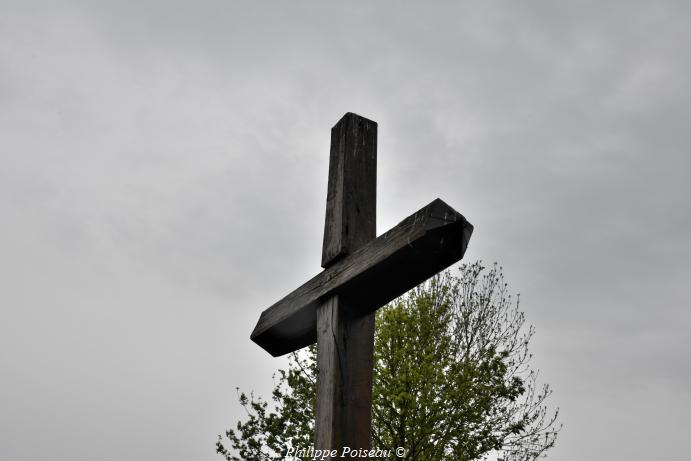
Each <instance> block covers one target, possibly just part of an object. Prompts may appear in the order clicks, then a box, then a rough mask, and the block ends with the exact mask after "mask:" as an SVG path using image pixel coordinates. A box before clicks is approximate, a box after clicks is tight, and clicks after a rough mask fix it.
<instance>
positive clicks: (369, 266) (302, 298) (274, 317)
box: [250, 199, 473, 357]
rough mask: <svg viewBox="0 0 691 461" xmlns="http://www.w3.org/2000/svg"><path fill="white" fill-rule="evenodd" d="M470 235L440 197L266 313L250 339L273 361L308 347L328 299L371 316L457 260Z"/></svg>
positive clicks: (468, 228)
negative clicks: (319, 311)
mask: <svg viewBox="0 0 691 461" xmlns="http://www.w3.org/2000/svg"><path fill="white" fill-rule="evenodd" d="M472 232H473V226H472V224H470V223H469V222H468V221H467V220H466V219H465V218H464V217H463V216H462V215H461V214H460V213H458V212H457V211H455V210H454V209H453V208H451V207H450V206H449V205H447V204H446V203H444V202H443V201H442V200H440V199H436V200H434V201H432V202H431V203H430V204H429V205H427V206H425V207H424V208H422V209H420V210H419V211H417V212H416V213H414V214H412V215H411V216H409V217H407V218H406V219H404V220H403V221H401V222H400V223H399V224H398V225H396V226H395V227H393V228H392V229H391V230H389V231H388V232H386V233H385V234H383V235H381V236H379V237H377V238H376V239H374V240H371V241H370V242H369V243H367V244H365V245H364V246H362V247H360V248H359V249H358V250H356V251H354V252H353V253H352V254H349V255H347V256H345V257H344V258H343V259H341V260H338V261H337V262H335V263H333V265H331V266H329V267H328V268H327V269H325V270H324V271H322V272H321V273H320V274H318V275H316V276H315V277H313V278H312V279H311V280H309V281H308V282H307V283H305V284H304V285H302V286H300V287H299V288H297V289H296V290H294V291H293V292H292V293H290V294H288V295H287V296H286V297H284V298H283V299H281V300H280V301H278V302H277V303H275V304H274V305H272V306H271V307H269V308H268V309H266V310H265V311H264V312H262V314H261V317H260V318H259V321H258V322H257V325H256V326H255V328H254V331H253V332H252V335H251V336H250V337H251V339H252V341H254V342H255V343H257V344H258V345H259V346H261V347H262V348H264V349H265V350H266V351H267V352H269V353H270V354H271V355H273V356H274V357H277V356H280V355H283V354H287V353H289V352H292V351H295V350H297V349H300V348H302V347H305V346H308V345H310V344H312V343H314V342H316V340H317V332H316V319H317V316H316V309H317V307H318V306H319V305H320V302H322V301H323V300H324V299H326V298H328V297H330V296H334V295H339V296H341V297H345V298H347V299H348V301H349V302H348V305H351V306H357V309H358V311H359V313H361V314H367V313H369V312H373V311H375V310H376V309H377V308H379V307H380V306H382V305H384V304H386V303H387V302H389V301H391V300H393V299H394V298H396V297H397V296H400V295H402V294H403V293H405V292H406V291H408V290H409V289H411V288H412V287H414V286H416V285H418V284H419V283H421V282H423V281H424V280H426V279H428V278H429V277H431V276H432V275H434V274H436V273H437V272H439V271H441V270H443V269H445V268H447V267H449V266H450V265H451V264H453V263H455V262H457V261H459V260H460V259H461V258H462V257H463V255H464V253H465V250H466V248H467V246H468V241H469V240H470V236H471V234H472ZM351 301H352V302H351Z"/></svg>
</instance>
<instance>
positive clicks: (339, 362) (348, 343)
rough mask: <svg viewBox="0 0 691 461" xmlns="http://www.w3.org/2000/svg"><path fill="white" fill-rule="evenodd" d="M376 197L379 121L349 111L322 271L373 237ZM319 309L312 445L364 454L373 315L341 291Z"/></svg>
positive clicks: (332, 181)
mask: <svg viewBox="0 0 691 461" xmlns="http://www.w3.org/2000/svg"><path fill="white" fill-rule="evenodd" d="M376 193H377V124H376V123H375V122H373V121H371V120H367V119H366V118H363V117H360V116H359V115H355V114H352V113H347V114H346V115H344V116H343V118H341V120H340V121H339V122H338V123H337V124H336V125H335V126H334V127H333V128H332V130H331V153H330V158H329V185H328V191H327V199H326V221H325V225H324V246H323V250H322V267H324V268H328V267H330V266H332V265H334V264H336V262H337V261H338V260H340V259H342V258H343V257H345V256H347V255H348V254H351V253H352V252H353V251H355V250H356V249H358V248H360V247H362V246H363V245H365V244H366V243H368V242H369V241H371V240H373V239H374V238H375V237H376V235H377V232H376V222H377V214H376V202H377V198H376V197H377V196H376ZM318 304H319V305H318V306H317V307H316V335H317V370H318V375H317V402H316V424H315V442H314V446H315V448H316V449H321V450H333V449H338V450H340V448H341V447H345V446H347V447H353V448H355V447H357V448H359V449H364V450H367V449H369V447H370V429H371V425H372V368H373V367H372V365H373V350H374V313H365V314H364V315H361V314H360V313H359V312H358V311H357V309H356V307H357V306H353V305H351V304H350V302H349V301H348V300H347V299H345V298H344V297H342V296H340V295H338V294H333V295H331V296H324V297H323V298H322V299H321V300H320V301H319V302H318ZM354 314H357V315H354ZM328 459H331V458H328Z"/></svg>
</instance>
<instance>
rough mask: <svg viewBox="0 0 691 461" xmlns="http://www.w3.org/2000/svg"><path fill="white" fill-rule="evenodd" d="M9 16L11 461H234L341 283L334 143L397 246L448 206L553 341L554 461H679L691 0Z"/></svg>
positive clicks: (7, 9) (6, 130)
mask: <svg viewBox="0 0 691 461" xmlns="http://www.w3.org/2000/svg"><path fill="white" fill-rule="evenodd" d="M258 3H259V2H236V1H230V0H226V1H198V2H182V1H173V0H167V1H138V2H116V1H108V2H106V1H89V2H87V1H83V2H80V1H65V2H59V4H58V2H43V3H37V2H33V1H26V0H23V1H16V2H15V1H11V0H10V1H8V0H0V10H1V11H2V13H1V14H0V165H1V166H0V217H1V218H2V225H1V226H0V458H2V459H3V460H7V461H24V460H32V461H36V460H48V459H51V460H60V461H62V460H64V461H86V460H93V459H98V460H104V461H109V460H117V461H122V460H147V461H148V460H166V461H178V460H180V461H182V460H194V461H213V460H219V459H220V457H218V456H217V455H215V454H214V443H215V440H216V436H217V434H219V433H222V432H223V431H224V430H225V429H226V428H227V427H230V426H231V424H233V423H234V422H235V421H236V420H237V419H238V418H239V417H241V416H242V410H241V408H240V407H239V406H238V404H237V402H236V396H235V387H236V386H240V387H241V388H242V389H245V390H251V389H254V390H255V391H257V392H258V393H260V394H263V395H268V392H269V390H270V389H271V387H272V378H271V374H272V371H273V370H275V369H276V368H278V367H280V366H283V365H285V362H284V361H283V360H281V359H274V358H272V357H270V356H269V355H268V354H267V353H266V352H264V351H263V350H261V349H260V348H259V347H258V346H256V345H255V344H254V343H252V342H251V341H250V340H249V334H250V332H251V330H252V328H253V327H254V323H255V322H256V320H257V319H258V316H259V314H260V312H261V311H262V310H263V309H265V308H266V307H268V306H269V305H270V304H272V303H273V302H275V301H276V300H278V299H279V298H281V297H282V296H283V295H285V294H287V293H288V292H289V291H290V290H292V289H293V288H295V287H297V286H298V285H299V284H301V283H303V282H304V281H306V280H307V279H308V278H310V277H311V276H313V275H315V274H316V273H317V272H318V271H319V270H320V267H319V266H320V255H321V243H322V240H321V239H322V231H323V225H324V224H323V220H324V205H325V199H326V180H327V168H328V153H329V152H328V151H329V135H330V128H331V126H332V125H333V124H335V123H336V121H338V119H339V118H340V117H341V116H342V115H343V114H344V113H345V112H349V111H350V112H356V113H358V114H360V115H363V116H365V117H368V118H370V119H372V120H375V121H377V122H378V123H379V140H378V143H379V154H378V155H379V157H378V159H379V161H378V198H377V200H378V202H377V204H378V232H379V233H381V232H383V231H385V230H387V229H388V228H390V227H391V226H393V225H395V224H396V223H397V222H398V221H400V220H401V219H402V218H404V217H405V216H408V215H409V214H411V213H412V212H413V211H415V210H417V209H418V208H420V207H421V206H423V205H425V204H426V203H428V202H430V201H431V200H432V199H434V198H436V197H440V198H442V199H444V200H445V201H446V202H447V203H449V204H450V205H452V206H453V207H454V208H456V209H457V210H458V211H460V212H461V213H463V214H464V215H465V216H466V217H467V218H468V219H469V220H470V221H471V222H472V223H473V224H474V225H475V233H474V234H473V238H472V241H471V243H470V246H469V249H468V252H467V254H466V260H468V261H475V260H478V259H482V260H484V261H486V262H489V263H491V262H492V261H498V262H499V263H500V264H502V265H503V266H504V270H505V275H506V277H507V280H508V282H509V284H510V285H511V287H512V288H513V291H514V292H520V293H521V300H522V308H523V309H524V311H525V312H526V316H527V321H528V322H529V323H531V324H533V325H535V327H536V328H537V334H536V336H535V338H534V340H533V344H532V351H533V352H534V354H535V358H534V362H533V365H534V366H535V367H537V368H539V369H540V370H541V378H542V380H543V381H544V382H548V383H550V384H551V385H552V386H553V388H554V394H553V396H552V405H553V406H559V407H560V408H561V417H562V421H563V423H564V426H565V427H564V429H563V431H562V433H561V435H560V436H559V439H558V441H557V446H556V448H554V449H553V450H552V451H551V452H550V455H549V459H553V460H559V461H583V460H590V461H600V460H602V461H604V460H612V459H627V460H631V461H649V460H652V459H681V457H683V456H685V455H684V453H686V455H688V449H687V448H686V447H685V445H686V443H684V442H685V441H686V440H688V433H689V429H690V424H689V413H690V412H691V384H690V383H691V363H690V362H691V361H690V360H689V357H690V354H691V338H690V335H689V333H688V332H689V330H691V311H689V301H690V295H689V281H690V279H691V277H690V275H691V237H689V228H690V227H691V211H690V207H689V196H691V185H690V184H689V183H691V181H689V173H690V171H691V156H689V153H688V149H689V147H688V146H689V145H691V134H690V132H691V130H689V120H691V113H690V112H691V109H690V108H691V104H690V103H691V101H690V99H691V96H690V95H691V89H690V88H689V83H688V82H689V78H690V74H691V32H689V24H690V23H691V15H690V14H689V13H691V11H689V7H688V6H687V4H685V2H681V1H679V2H671V1H667V2H664V1H656V2H620V4H617V3H616V2H601V1H593V2H574V1H571V2H549V1H542V2H538V1H525V2H509V1H506V2H477V3H459V2H449V3H436V4H435V5H434V6H431V5H427V4H426V5H425V6H423V5H422V2H417V3H416V4H415V5H413V3H412V2H409V3H404V2H390V3H389V2H382V1H377V2H362V3H359V2H340V3H341V5H336V4H335V2H304V1H295V2H275V3H272V4H263V6H259V5H258Z"/></svg>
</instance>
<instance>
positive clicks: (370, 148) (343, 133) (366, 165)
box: [322, 112, 377, 268]
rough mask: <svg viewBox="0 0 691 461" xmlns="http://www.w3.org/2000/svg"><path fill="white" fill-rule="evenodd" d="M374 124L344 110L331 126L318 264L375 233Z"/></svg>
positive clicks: (333, 259)
mask: <svg viewBox="0 0 691 461" xmlns="http://www.w3.org/2000/svg"><path fill="white" fill-rule="evenodd" d="M376 225H377V123H376V122H373V121H372V120H368V119H366V118H364V117H360V116H359V115H356V114H353V113H351V112H348V113H347V114H345V115H344V116H343V118H341V120H339V121H338V123H336V125H334V127H333V128H332V129H331V153H330V155H329V185H328V189H327V193H326V221H325V224H324V246H323V250H322V267H324V268H326V267H328V266H329V265H330V264H331V263H333V262H335V261H336V260H337V259H338V258H340V257H343V256H345V255H347V254H349V253H351V252H352V250H354V249H356V248H359V247H361V246H362V245H364V244H365V243H367V242H369V241H370V240H372V239H373V238H374V237H376V235H377V231H376Z"/></svg>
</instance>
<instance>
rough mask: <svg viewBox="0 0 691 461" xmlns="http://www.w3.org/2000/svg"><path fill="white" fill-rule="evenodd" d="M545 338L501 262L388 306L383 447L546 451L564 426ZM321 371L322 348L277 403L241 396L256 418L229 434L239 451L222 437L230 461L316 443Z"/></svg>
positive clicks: (297, 357)
mask: <svg viewBox="0 0 691 461" xmlns="http://www.w3.org/2000/svg"><path fill="white" fill-rule="evenodd" d="M534 332H535V330H534V328H533V327H532V326H528V327H527V328H525V316H524V314H523V312H521V311H520V309H519V297H518V296H517V297H516V298H515V301H514V300H513V299H512V297H511V295H510V293H509V290H508V284H507V283H505V282H504V277H503V274H502V269H501V267H498V266H497V265H496V264H495V265H494V266H492V267H491V268H489V269H487V268H485V267H484V266H483V265H482V264H481V262H477V263H474V264H469V265H468V264H466V265H463V266H461V268H460V275H459V276H452V275H451V273H450V272H449V271H446V272H444V273H442V274H439V275H437V276H435V277H433V278H431V279H430V280H428V281H427V282H425V283H424V284H422V285H420V286H419V287H417V288H415V289H413V290H411V291H410V292H408V293H407V294H406V295H404V296H402V297H400V298H398V299H397V300H395V301H394V302H392V303H390V305H389V306H387V307H385V308H383V309H379V310H378V311H377V314H376V336H375V344H374V364H375V365H374V375H373V379H374V383H373V389H372V392H373V399H372V401H373V405H372V446H373V447H375V448H382V449H387V450H392V453H395V452H394V450H395V448H396V447H404V448H405V449H406V455H405V457H404V458H403V459H406V460H421V461H422V460H424V461H432V460H462V461H463V460H475V459H482V458H483V457H485V456H487V455H488V454H489V453H491V452H493V451H496V452H497V453H498V456H499V459H500V460H506V461H527V460H533V459H535V458H538V457H540V456H541V455H544V454H545V452H546V451H547V450H548V449H549V448H551V447H552V446H554V443H555V441H556V437H557V433H558V432H559V430H560V429H561V425H560V424H558V423H557V419H558V409H557V410H555V411H549V410H548V407H547V398H548V397H549V396H550V395H551V389H550V388H549V386H548V385H543V386H538V383H537V378H538V373H537V371H534V370H533V369H531V368H530V364H529V362H530V359H531V357H532V354H530V353H529V351H528V346H529V342H530V339H531V338H532V336H533V334H534ZM316 375H317V369H316V349H315V347H314V346H312V347H309V348H307V349H306V350H304V351H303V352H301V353H294V354H292V355H291V359H290V363H289V367H288V370H279V371H278V381H277V383H276V384H275V387H274V390H273V394H272V402H273V405H272V406H271V407H270V406H269V403H268V402H267V401H266V400H263V399H261V398H255V396H254V395H252V394H250V396H249V397H248V396H247V395H246V394H245V393H242V392H239V390H238V398H239V401H240V404H241V405H242V406H243V408H245V410H246V411H247V420H246V421H245V422H238V423H237V425H236V428H235V429H229V430H228V431H227V432H226V437H227V439H228V441H229V442H230V449H229V448H227V447H226V446H225V445H224V443H223V438H222V437H221V436H219V439H218V442H217V444H216V449H217V452H218V453H219V454H221V455H222V456H223V457H225V459H226V460H228V461H231V460H248V461H254V460H279V459H286V458H285V455H286V452H287V450H288V448H290V447H296V448H308V447H310V446H311V445H312V441H313V433H314V403H315V395H316ZM226 443H227V442H226ZM231 450H232V451H231ZM305 459H307V458H305ZM391 459H401V458H396V457H395V456H394V455H393V454H392V458H391Z"/></svg>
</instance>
